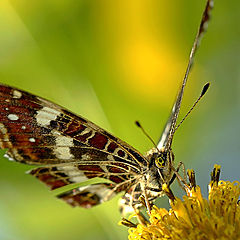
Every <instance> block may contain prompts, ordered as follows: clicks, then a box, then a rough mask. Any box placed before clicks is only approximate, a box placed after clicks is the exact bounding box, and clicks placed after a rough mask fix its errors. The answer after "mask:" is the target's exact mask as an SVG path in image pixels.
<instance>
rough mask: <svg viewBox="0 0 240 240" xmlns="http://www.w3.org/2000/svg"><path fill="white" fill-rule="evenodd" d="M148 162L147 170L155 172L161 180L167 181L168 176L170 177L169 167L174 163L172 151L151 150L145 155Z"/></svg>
mask: <svg viewBox="0 0 240 240" xmlns="http://www.w3.org/2000/svg"><path fill="white" fill-rule="evenodd" d="M147 158H148V160H149V168H150V169H151V170H153V171H155V172H158V173H159V174H157V175H160V176H159V177H160V178H163V179H162V180H164V181H167V179H168V177H169V175H171V174H170V173H171V166H172V164H173V161H174V155H173V152H172V150H171V149H170V150H166V149H164V148H162V149H160V150H158V149H156V148H153V149H151V150H150V151H149V152H148V153H147Z"/></svg>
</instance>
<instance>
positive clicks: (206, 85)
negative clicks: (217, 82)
mask: <svg viewBox="0 0 240 240" xmlns="http://www.w3.org/2000/svg"><path fill="white" fill-rule="evenodd" d="M209 86H210V83H209V82H208V83H206V84H205V85H204V87H203V90H202V93H201V97H202V96H203V95H204V94H205V93H206V92H207V90H208V88H209Z"/></svg>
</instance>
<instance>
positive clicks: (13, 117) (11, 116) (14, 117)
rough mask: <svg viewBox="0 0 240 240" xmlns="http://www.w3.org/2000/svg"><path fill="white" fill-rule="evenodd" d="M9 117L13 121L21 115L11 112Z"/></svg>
mask: <svg viewBox="0 0 240 240" xmlns="http://www.w3.org/2000/svg"><path fill="white" fill-rule="evenodd" d="M8 119H9V120H11V121H16V120H18V119H19V117H18V116H17V115H16V114H9V115H8Z"/></svg>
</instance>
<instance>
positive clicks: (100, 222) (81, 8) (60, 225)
mask: <svg viewBox="0 0 240 240" xmlns="http://www.w3.org/2000/svg"><path fill="white" fill-rule="evenodd" d="M204 6H205V1H204V0H202V1H190V0H182V1H162V0H132V1H126V0H115V1H112V0H79V1H76V0H75V1H74V0H68V1H66V0H65V1H59V0H42V1H40V0H34V1H27V0H9V1H6V0H2V1H1V3H0V81H1V82H3V83H7V84H9V85H12V86H16V87H18V88H21V89H24V90H27V91H30V92H31V93H34V94H37V95H40V96H42V97H45V98H47V99H49V100H52V101H54V102H56V103H58V104H60V105H62V106H64V107H67V108H69V109H70V110H71V111H73V112H75V113H78V114H80V115H82V116H84V117H87V118H88V119H90V120H91V121H93V122H95V123H97V124H98V125H100V126H101V127H103V128H105V129H107V130H108V131H110V132H112V133H113V134H114V135H115V136H118V137H120V138H121V139H123V140H125V141H127V142H128V143H129V144H131V145H133V146H134V147H135V148H137V149H139V150H140V151H141V152H143V153H144V152H146V151H147V150H148V149H150V148H151V147H152V144H151V142H149V141H148V140H147V139H146V137H145V136H143V134H142V133H141V131H140V130H139V129H138V128H137V127H136V126H135V125H134V121H135V120H139V121H140V122H141V123H142V125H143V126H144V128H145V129H146V131H147V132H148V133H149V135H150V136H152V138H153V139H154V140H155V141H156V142H157V140H158V138H159V137H160V134H161V131H162V129H163V126H164V124H165V122H166V120H167V118H168V114H169V112H170V109H171V107H172V104H173V102H174V99H175V96H176V94H177V91H178V89H179V86H180V83H181V81H182V78H183V75H184V72H185V68H186V64H187V60H188V55H189V52H190V48H191V46H192V43H193V39H194V37H195V34H196V31H197V28H198V25H199V22H200V19H201V15H202V11H203V9H204ZM239 7H240V3H239V1H237V0H233V1H231V3H230V2H229V1H216V3H215V8H214V10H213V13H212V20H211V22H210V24H209V29H208V32H207V34H206V35H205V37H204V39H203V41H202V44H201V47H200V49H199V52H198V54H197V57H196V59H195V65H194V69H193V71H192V73H191V75H190V79H189V82H188V85H187V88H186V92H185V96H184V101H183V106H182V111H181V113H180V118H182V117H183V116H184V114H185V113H186V111H187V110H188V109H189V107H190V106H191V105H192V104H193V102H194V100H195V99H196V98H197V97H198V95H199V93H200V92H201V88H202V86H203V85H204V84H205V83H206V82H208V81H210V82H211V88H210V90H209V92H208V93H207V94H206V96H205V97H204V99H203V100H202V102H201V103H200V104H199V106H198V107H197V108H196V109H195V110H194V112H193V113H192V114H191V116H190V117H189V119H188V120H186V121H185V122H184V124H183V125H182V126H181V128H180V129H179V130H178V131H177V132H176V135H175V138H174V143H173V149H174V152H175V156H176V162H179V161H183V162H184V163H185V165H186V167H187V168H193V169H195V171H196V174H197V180H198V183H199V184H200V185H201V186H204V185H205V189H206V185H207V183H208V181H209V173H210V171H211V169H212V167H213V164H214V163H218V164H221V165H222V178H224V179H225V180H239V168H240V159H239V147H240V144H239V135H240V134H239V133H240V127H239V117H240V114H239V113H240V111H239V108H240V107H239V104H240V97H239V96H240V95H239V92H240V70H239V62H240V61H239V60H240V59H239V56H240V54H239V53H240V52H239V40H240V34H239ZM3 155H4V151H1V152H0V191H1V197H0V226H1V227H0V239H2V240H15V239H17V240H32V239H34V240H47V239H58V240H65V239H67V240H75V239H84V240H85V239H86V240H90V239H98V240H101V239H119V240H120V239H127V229H126V228H124V227H121V226H118V224H117V223H118V221H119V220H120V214H119V212H118V207H117V201H118V198H119V197H117V198H114V199H113V200H112V201H110V202H107V203H105V204H103V205H101V206H98V207H95V208H93V209H90V210H85V209H80V208H75V209H73V208H71V207H70V206H68V205H67V204H65V203H64V202H61V201H60V200H57V199H56V198H55V197H54V193H51V192H49V191H48V189H47V188H46V187H45V186H44V185H43V184H41V183H39V182H38V181H37V180H36V179H34V178H32V177H31V176H29V175H27V174H25V171H27V170H28V169H30V168H31V167H29V166H25V165H20V164H18V163H14V162H9V161H7V159H5V158H4V157H3ZM175 188H176V191H177V189H178V188H179V187H178V185H177V184H175ZM203 188H204V187H203ZM158 205H159V206H167V199H166V198H163V199H162V200H161V201H159V202H158Z"/></svg>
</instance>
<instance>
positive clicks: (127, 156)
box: [0, 0, 213, 210]
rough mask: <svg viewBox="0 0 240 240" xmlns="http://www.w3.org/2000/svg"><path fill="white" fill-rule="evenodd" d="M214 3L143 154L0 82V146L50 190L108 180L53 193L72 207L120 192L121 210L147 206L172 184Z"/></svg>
mask: <svg viewBox="0 0 240 240" xmlns="http://www.w3.org/2000/svg"><path fill="white" fill-rule="evenodd" d="M212 7H213V1H211V0H208V1H207V4H206V8H205V10H204V13H203V16H202V20H201V24H200V27H199V30H198V32H197V35H196V39H195V41H194V44H193V47H192V50H191V53H190V57H189V62H188V66H187V69H186V73H185V77H184V80H183V82H182V85H181V88H180V91H179V93H178V95H177V98H176V101H175V103H174V105H173V108H172V112H171V114H170V117H169V120H168V121H167V124H166V126H165V128H164V131H163V133H162V136H161V138H160V141H159V143H158V144H157V146H156V147H155V148H153V149H151V150H149V151H148V152H147V154H146V155H143V154H141V153H140V152H139V151H137V150H136V149H135V148H133V147H132V146H130V145H129V144H127V143H126V142H124V141H122V140H120V139H119V138H117V137H114V136H113V135H112V134H110V133H108V132H107V131H105V130H104V129H102V128H100V127H99V126H97V125H95V124H94V123H92V122H91V121H89V120H87V119H85V118H83V117H81V116H78V115H76V114H74V113H72V112H70V111H69V110H67V109H65V108H63V107H61V106H59V105H57V104H54V103H52V102H50V101H48V100H46V99H43V98H41V97H38V96H35V95H32V94H30V93H28V92H26V91H22V90H20V89H17V88H14V87H11V86H7V85H4V84H0V148H2V149H7V151H6V153H5V156H6V157H7V158H9V159H10V160H14V161H17V162H20V163H24V164H30V165H36V166H37V167H36V168H34V169H32V170H30V171H29V174H31V175H33V176H35V177H36V178H37V179H39V180H40V181H42V182H43V183H45V184H46V185H47V186H48V187H50V189H51V190H54V189H58V188H61V187H64V186H66V185H70V184H74V183H81V182H84V181H86V180H89V179H93V178H101V179H103V180H106V181H103V182H101V183H95V184H89V185H86V186H80V187H75V188H73V189H72V190H68V191H63V192H62V193H61V194H59V195H57V197H58V198H59V199H62V200H64V201H65V202H67V203H68V204H70V205H71V206H74V207H75V206H80V207H84V208H91V207H93V206H95V205H98V204H100V203H103V202H105V201H107V200H109V199H111V198H112V197H114V196H115V195H116V194H117V193H120V192H124V195H123V197H122V199H121V201H120V205H121V209H122V210H126V209H127V208H135V207H137V206H140V205H141V204H142V202H141V200H140V199H141V196H143V197H144V199H145V201H146V206H147V207H149V206H150V203H152V201H153V200H154V199H155V198H157V197H159V196H161V195H163V194H164V192H163V190H162V185H163V184H164V183H166V184H168V185H170V184H171V183H172V182H173V181H174V179H175V178H176V176H177V172H178V170H179V167H178V168H176V169H175V168H174V165H173V163H174V154H173V151H172V148H171V146H172V140H173V136H174V133H175V131H176V128H177V127H176V122H177V119H178V115H179V111H180V106H181V102H182V98H183V92H184V89H185V85H186V82H187V79H188V75H189V71H190V68H191V66H192V64H193V59H194V55H195V52H196V50H197V47H198V45H199V43H200V39H201V37H202V35H203V33H204V32H205V30H206V26H207V22H208V20H209V17H210V11H211V9H212ZM207 88H208V85H206V86H205V87H204V89H203V92H202V94H201V96H203V95H204V93H205V92H206V90H207ZM201 96H200V97H201Z"/></svg>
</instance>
